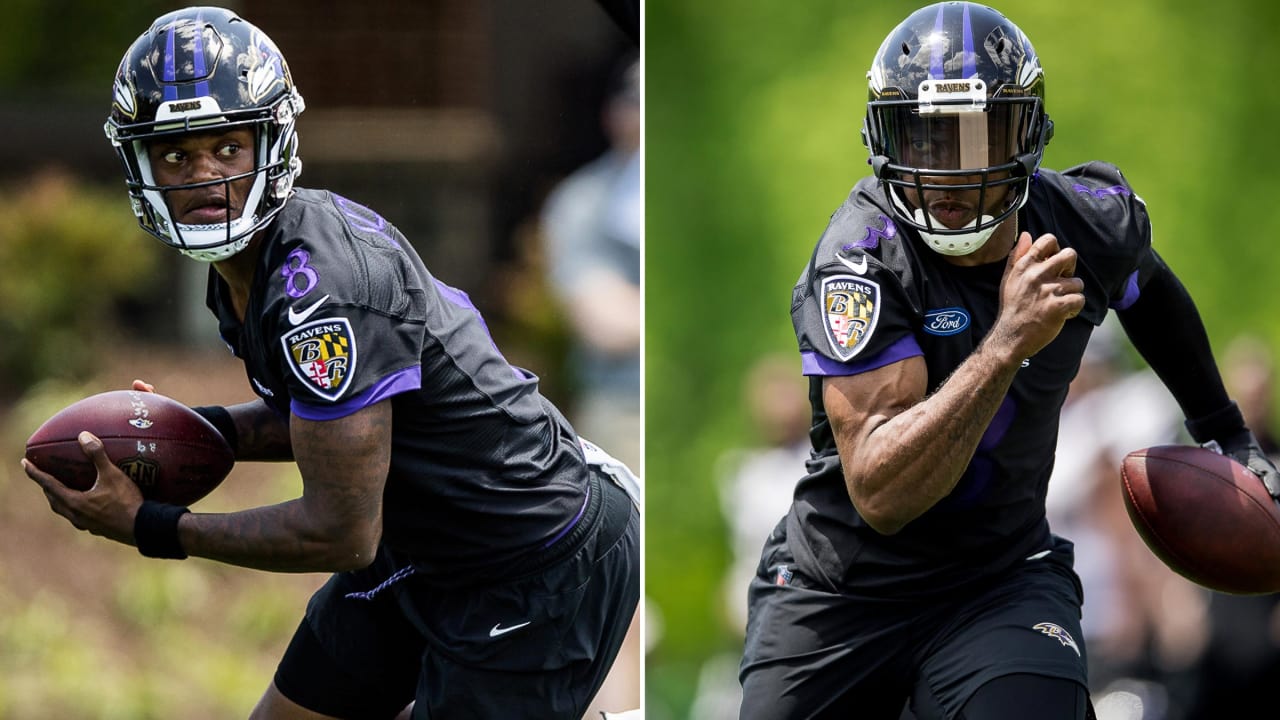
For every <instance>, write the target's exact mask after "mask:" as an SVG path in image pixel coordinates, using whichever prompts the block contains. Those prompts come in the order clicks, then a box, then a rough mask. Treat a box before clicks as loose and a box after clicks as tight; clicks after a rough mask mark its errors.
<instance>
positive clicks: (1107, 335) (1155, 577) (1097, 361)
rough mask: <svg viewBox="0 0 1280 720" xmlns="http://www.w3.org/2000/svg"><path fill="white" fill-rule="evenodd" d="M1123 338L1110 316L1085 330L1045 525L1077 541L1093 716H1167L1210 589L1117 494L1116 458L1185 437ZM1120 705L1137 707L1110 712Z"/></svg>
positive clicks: (1197, 644) (1177, 706)
mask: <svg viewBox="0 0 1280 720" xmlns="http://www.w3.org/2000/svg"><path fill="white" fill-rule="evenodd" d="M1124 342H1125V341H1124V339H1123V336H1122V335H1119V334H1118V327H1117V325H1116V321H1115V320H1114V318H1113V317H1109V318H1108V319H1107V320H1106V321H1105V322H1104V323H1103V324H1102V325H1101V326H1099V327H1098V328H1097V330H1095V331H1094V333H1093V336H1092V337H1091V338H1090V340H1089V345H1088V348H1087V349H1086V351H1085V355H1084V358H1083V359H1082V361H1081V364H1080V370H1079V372H1078V374H1077V375H1076V378H1075V380H1074V381H1072V384H1071V388H1070V390H1069V392H1068V395H1067V401H1066V404H1065V405H1064V406H1063V411H1062V418H1061V424H1060V427H1059V433H1058V446H1057V451H1056V455H1055V460H1054V468H1053V475H1052V477H1051V479H1050V481H1049V489H1048V496H1047V498H1046V512H1047V514H1048V517H1049V524H1050V527H1051V528H1053V531H1054V532H1055V533H1060V534H1063V535H1066V536H1068V537H1071V538H1072V539H1073V541H1074V542H1075V543H1076V565H1075V568H1076V573H1077V574H1078V575H1079V576H1080V581H1081V584H1082V585H1083V587H1084V617H1083V619H1082V621H1081V627H1082V629H1083V631H1084V635H1085V639H1086V642H1087V646H1088V648H1089V685H1090V691H1091V692H1092V693H1093V696H1094V698H1095V701H1094V705H1095V707H1096V709H1097V711H1098V716H1099V720H1172V719H1173V718H1180V717H1182V715H1181V713H1182V712H1185V709H1186V704H1187V702H1189V699H1190V693H1191V686H1190V685H1189V683H1188V682H1187V673H1188V672H1189V670H1190V668H1191V667H1192V665H1193V664H1194V662H1195V661H1196V658H1197V657H1198V656H1199V653H1200V651H1201V650H1202V649H1203V647H1204V643H1205V639H1206V637H1207V631H1206V629H1205V628H1206V624H1205V621H1206V615H1205V612H1206V603H1207V596H1208V592H1207V591H1205V590H1203V589H1202V588H1199V587H1197V586H1195V585H1193V584H1192V583H1190V582H1189V581H1187V580H1185V579H1183V578H1181V577H1180V576H1178V575H1176V574H1174V573H1173V572H1172V571H1171V570H1169V569H1168V568H1167V567H1165V565H1164V564H1163V563H1161V562H1160V560H1159V559H1158V558H1156V557H1155V556H1154V555H1153V554H1152V553H1151V551H1150V550H1148V549H1147V547H1146V545H1145V544H1143V542H1142V540H1141V538H1140V537H1139V536H1138V534H1137V532H1136V531H1135V530H1134V528H1133V524H1132V523H1131V521H1130V520H1129V516H1128V513H1127V512H1126V511H1125V508H1124V503H1123V500H1122V498H1121V494H1120V463H1121V461H1122V460H1123V458H1124V456H1125V455H1127V454H1128V453H1130V452H1132V451H1134V450H1138V449H1140V448H1145V447H1151V446H1153V445H1168V444H1174V443H1187V442H1190V441H1189V439H1187V438H1185V436H1184V431H1183V429H1182V423H1181V420H1182V415H1181V413H1180V412H1179V409H1178V405H1177V403H1176V402H1175V401H1174V400H1173V397H1172V396H1171V395H1170V394H1169V392H1168V391H1167V390H1165V388H1164V386H1163V385H1162V384H1161V383H1160V380H1159V379H1158V378H1157V377H1156V376H1155V374H1154V373H1153V372H1152V371H1151V370H1150V369H1149V368H1146V367H1142V368H1138V367H1136V364H1137V363H1136V362H1135V361H1134V359H1133V358H1132V357H1131V356H1129V355H1127V354H1126V353H1125V349H1126V348H1125V346H1124ZM1121 706H1122V707H1123V708H1124V712H1128V713H1134V712H1136V713H1138V714H1130V715H1115V714H1114V713H1116V712H1117V710H1116V708H1117V707H1121ZM1135 708H1138V709H1135Z"/></svg>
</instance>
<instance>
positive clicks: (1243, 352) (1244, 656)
mask: <svg viewBox="0 0 1280 720" xmlns="http://www.w3.org/2000/svg"><path fill="white" fill-rule="evenodd" d="M1223 357H1224V359H1223V367H1222V370H1223V379H1224V380H1225V381H1226V383H1227V387H1228V389H1229V390H1230V392H1231V393H1232V396H1233V397H1235V398H1236V402H1237V403H1238V404H1239V405H1240V411H1241V412H1242V413H1244V417H1245V422H1248V423H1250V427H1252V428H1254V434H1255V435H1257V437H1258V443H1259V444H1261V445H1262V448H1263V450H1265V451H1266V452H1267V454H1268V455H1270V456H1271V457H1272V458H1275V457H1276V453H1277V450H1278V448H1277V445H1276V442H1277V440H1276V424H1275V422H1276V421H1275V407H1274V400H1275V367H1274V362H1273V359H1272V357H1273V356H1272V352H1271V349H1270V347H1269V346H1268V345H1267V344H1266V343H1265V342H1264V341H1263V340H1262V339H1261V338H1260V337H1257V336H1255V335H1241V336H1239V337H1237V338H1235V339H1234V340H1233V341H1232V342H1231V344H1230V345H1228V346H1227V348H1226V351H1225V353H1224V356H1223ZM1208 633H1209V637H1208V643H1207V646H1206V647H1205V650H1204V654H1203V656H1201V657H1200V658H1199V662H1198V663H1197V666H1196V671H1197V674H1196V676H1195V680H1196V683H1195V688H1196V690H1197V693H1196V695H1195V699H1194V703H1193V705H1192V707H1191V709H1190V712H1189V713H1188V715H1187V720H1217V719H1218V718H1246V717H1258V715H1257V712H1258V710H1257V708H1261V707H1266V705H1263V704H1260V703H1265V702H1267V701H1268V699H1269V698H1272V697H1274V694H1275V688H1276V687H1280V595H1227V594H1224V593H1216V592H1215V593H1210V594H1209V608H1208Z"/></svg>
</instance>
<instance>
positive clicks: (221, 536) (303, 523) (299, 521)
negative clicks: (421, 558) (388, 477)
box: [178, 498, 381, 572]
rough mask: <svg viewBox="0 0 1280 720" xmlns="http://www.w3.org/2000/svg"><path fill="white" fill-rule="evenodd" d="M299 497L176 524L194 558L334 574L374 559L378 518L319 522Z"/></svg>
mask: <svg viewBox="0 0 1280 720" xmlns="http://www.w3.org/2000/svg"><path fill="white" fill-rule="evenodd" d="M313 515H314V513H313V512H308V508H307V507H306V501H305V499H303V498H299V499H297V500H290V501H288V502H284V503H280V504H279V505H272V506H269V507H260V508H254V509H251V510H244V511H241V512H235V513H226V514H214V513H190V514H187V515H184V516H182V519H181V520H180V521H179V523H178V537H179V539H180V541H181V543H182V547H183V549H184V550H185V551H186V553H187V554H188V555H191V556H193V557H203V558H208V559H210V560H217V561H219V562H224V563H228V564H231V565H238V566H240V567H248V568H255V569H258V570H269V571H273V572H338V571H342V570H353V569H357V568H362V567H365V566H367V565H368V564H369V563H370V562H372V561H373V556H374V553H375V551H376V548H377V543H378V539H379V535H380V528H381V518H378V519H377V521H376V522H374V523H371V524H369V525H368V526H365V527H362V526H358V525H357V526H351V525H344V524H341V523H328V524H321V523H317V522H316V521H315V520H314V519H313Z"/></svg>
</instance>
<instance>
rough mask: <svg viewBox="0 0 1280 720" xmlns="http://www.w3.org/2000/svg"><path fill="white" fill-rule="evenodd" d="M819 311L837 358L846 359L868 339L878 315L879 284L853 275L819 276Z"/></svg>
mask: <svg viewBox="0 0 1280 720" xmlns="http://www.w3.org/2000/svg"><path fill="white" fill-rule="evenodd" d="M822 314H823V320H824V321H825V322H824V323H823V325H824V327H825V328H826V331H827V340H829V341H831V350H832V352H834V353H835V356H836V358H837V359H839V360H841V361H845V360H850V359H852V358H853V357H854V356H855V355H857V354H858V353H859V352H860V351H861V350H862V349H863V348H864V347H866V345H867V342H868V341H869V340H870V339H871V333H872V331H874V330H875V329H876V320H877V319H879V317H880V286H879V285H877V284H876V283H874V282H872V281H870V280H867V279H865V278H860V277H856V276H854V275H833V276H831V277H828V278H823V280H822Z"/></svg>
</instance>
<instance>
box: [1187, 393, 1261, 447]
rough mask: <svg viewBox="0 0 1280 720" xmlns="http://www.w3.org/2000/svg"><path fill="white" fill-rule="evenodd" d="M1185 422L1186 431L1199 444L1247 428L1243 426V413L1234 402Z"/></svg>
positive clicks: (1225, 436)
mask: <svg viewBox="0 0 1280 720" xmlns="http://www.w3.org/2000/svg"><path fill="white" fill-rule="evenodd" d="M1186 424H1187V432H1188V433H1190V434H1191V439H1192V440H1195V441H1196V442H1198V443H1200V444H1201V445H1203V444H1205V443H1207V442H1209V441H1210V440H1217V441H1219V442H1221V441H1223V440H1226V439H1227V438H1229V437H1232V436H1234V435H1238V434H1240V433H1241V432H1243V431H1245V430H1248V428H1247V427H1245V424H1244V415H1243V414H1242V413H1241V412H1240V406H1238V405H1236V404H1235V403H1234V402H1233V403H1231V404H1230V405H1228V406H1226V407H1224V408H1222V409H1221V410H1215V411H1213V412H1211V413H1209V414H1208V415H1205V416H1203V417H1198V418H1192V419H1190V420H1187V423H1186Z"/></svg>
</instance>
